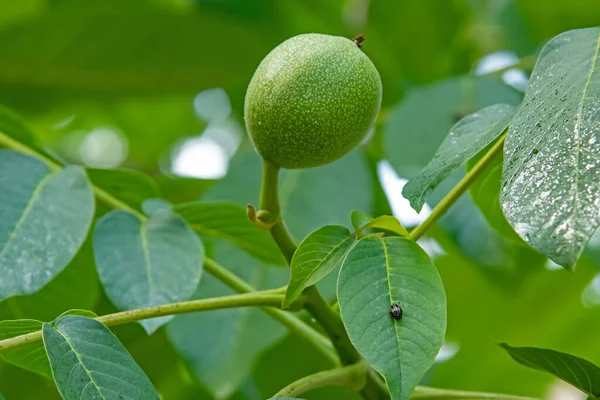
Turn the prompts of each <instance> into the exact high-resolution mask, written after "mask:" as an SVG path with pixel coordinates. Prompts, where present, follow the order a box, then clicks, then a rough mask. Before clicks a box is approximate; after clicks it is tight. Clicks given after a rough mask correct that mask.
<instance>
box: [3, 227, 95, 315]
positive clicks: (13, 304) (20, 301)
mask: <svg viewBox="0 0 600 400" xmlns="http://www.w3.org/2000/svg"><path fill="white" fill-rule="evenodd" d="M99 296H100V282H99V281H98V274H97V273H96V265H95V264H94V256H93V254H92V241H91V234H90V235H88V239H86V241H85V242H84V244H83V245H82V247H81V248H80V249H79V251H78V252H77V254H76V255H75V258H73V260H71V262H70V263H69V265H67V266H66V267H65V268H64V269H63V270H62V271H61V272H60V273H59V274H57V275H56V276H55V277H54V278H53V279H52V280H51V281H50V282H48V284H46V285H45V286H44V287H42V288H41V289H40V290H38V291H37V292H35V293H32V294H27V295H19V296H14V297H11V298H8V299H6V300H4V301H3V302H2V303H0V320H2V319H36V320H40V321H51V320H53V319H55V318H56V316H57V315H60V314H61V313H63V312H65V311H67V310H71V309H86V310H90V309H93V308H94V307H95V306H96V304H97V303H98V298H99Z"/></svg>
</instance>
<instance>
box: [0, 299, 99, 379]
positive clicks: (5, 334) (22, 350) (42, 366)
mask: <svg viewBox="0 0 600 400" xmlns="http://www.w3.org/2000/svg"><path fill="white" fill-rule="evenodd" d="M67 315H80V316H84V317H89V318H96V317H97V315H96V314H95V313H94V312H92V311H88V310H68V311H65V312H64V313H62V314H61V315H60V316H59V317H58V318H56V319H55V321H57V320H59V319H60V318H62V317H64V316H67ZM42 325H43V322H42V321H38V320H34V319H18V320H4V321H0V340H4V339H8V338H11V337H15V336H20V335H25V334H27V333H31V332H37V331H40V330H42ZM2 358H3V359H4V360H5V361H6V362H9V363H11V364H13V365H16V366H17V367H20V368H23V369H26V370H28V371H31V372H33V373H36V374H38V375H42V376H44V377H46V378H52V372H51V371H50V364H49V363H48V357H47V356H46V352H45V351H44V345H43V344H42V343H41V342H35V343H31V344H28V345H25V346H22V347H18V348H16V349H12V350H8V351H5V352H2Z"/></svg>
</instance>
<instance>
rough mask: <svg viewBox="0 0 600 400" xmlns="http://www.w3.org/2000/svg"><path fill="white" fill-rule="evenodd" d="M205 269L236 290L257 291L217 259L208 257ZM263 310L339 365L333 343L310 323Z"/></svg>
mask: <svg viewBox="0 0 600 400" xmlns="http://www.w3.org/2000/svg"><path fill="white" fill-rule="evenodd" d="M204 269H205V270H206V271H207V272H208V273H209V274H211V275H212V276H214V277H215V278H217V279H219V280H220V281H221V282H223V283H225V284H226V285H227V286H229V287H230V288H232V289H233V290H235V291H238V292H241V293H251V292H255V291H256V289H254V288H253V287H252V286H250V285H249V284H248V283H247V282H245V281H244V280H242V279H240V278H239V277H238V276H237V275H235V274H233V273H232V272H230V271H229V270H227V269H226V268H224V267H222V266H221V265H219V264H218V263H217V262H216V261H215V260H212V259H210V258H209V259H206V260H205V261H204ZM263 311H264V312H266V313H267V314H269V315H270V316H271V317H273V319H275V320H277V321H279V322H280V323H281V324H282V325H283V326H285V327H286V328H288V330H289V331H290V332H292V333H294V334H296V335H298V337H300V338H302V339H304V340H306V341H307V342H309V343H311V344H312V345H313V346H315V348H316V349H317V350H319V352H320V353H321V354H323V355H324V356H325V357H327V359H329V361H331V363H332V364H333V365H339V359H338V357H337V356H336V354H335V353H334V351H333V348H332V346H331V343H330V342H329V341H328V340H327V338H326V337H325V336H323V335H321V334H320V333H319V332H317V331H316V330H314V329H313V328H312V327H311V326H310V325H308V324H307V323H305V322H304V321H302V320H301V319H299V318H297V317H295V316H294V315H292V314H290V313H289V312H286V311H282V310H277V309H274V308H267V307H265V308H263Z"/></svg>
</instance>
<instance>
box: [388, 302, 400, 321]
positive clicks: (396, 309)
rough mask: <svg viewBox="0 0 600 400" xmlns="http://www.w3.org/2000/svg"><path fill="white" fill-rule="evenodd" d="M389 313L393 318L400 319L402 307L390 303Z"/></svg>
mask: <svg viewBox="0 0 600 400" xmlns="http://www.w3.org/2000/svg"><path fill="white" fill-rule="evenodd" d="M390 315H391V316H392V318H394V319H395V320H399V319H402V308H400V306H399V305H398V304H392V306H391V307H390Z"/></svg>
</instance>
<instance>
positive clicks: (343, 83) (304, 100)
mask: <svg viewBox="0 0 600 400" xmlns="http://www.w3.org/2000/svg"><path fill="white" fill-rule="evenodd" d="M380 106H381V78H380V77H379V73H378V72H377V69H376V68H375V66H374V65H373V63H372V62H371V60H370V59H369V58H368V57H367V56H366V55H365V54H364V53H363V52H362V50H361V49H360V48H358V46H357V45H356V43H354V41H353V40H351V39H348V38H344V37H339V36H329V35H322V34H314V33H310V34H303V35H298V36H294V37H292V38H291V39H288V40H286V41H285V42H283V43H281V44H280V45H279V46H277V47H276V48H275V49H273V50H272V51H271V52H270V53H269V54H268V55H267V56H266V57H265V58H264V60H263V61H262V62H261V63H260V65H259V66H258V68H257V70H256V72H255V73H254V76H253V77H252V80H251V81H250V85H249V86H248V91H247V93H246V103H245V107H244V116H245V120H246V128H247V130H248V133H249V134H250V138H251V139H252V142H253V143H254V147H255V148H256V151H258V153H259V154H260V155H261V156H262V157H263V158H264V159H265V160H267V161H270V162H272V163H273V164H275V165H278V166H280V167H283V168H288V169H294V168H310V167H317V166H319V165H324V164H328V163H330V162H332V161H335V160H337V159H338V158H340V157H342V156H344V155H345V154H346V153H348V152H349V151H350V150H352V149H353V148H354V147H355V146H356V145H357V144H359V143H360V142H361V140H363V139H364V137H365V136H366V135H367V133H368V131H369V129H370V128H371V127H372V126H373V123H374V121H375V118H376V117H377V113H378V112H379V107H380Z"/></svg>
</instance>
